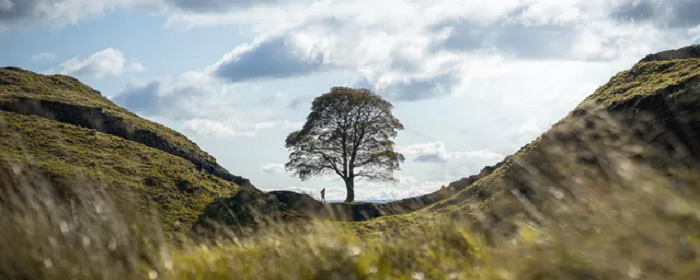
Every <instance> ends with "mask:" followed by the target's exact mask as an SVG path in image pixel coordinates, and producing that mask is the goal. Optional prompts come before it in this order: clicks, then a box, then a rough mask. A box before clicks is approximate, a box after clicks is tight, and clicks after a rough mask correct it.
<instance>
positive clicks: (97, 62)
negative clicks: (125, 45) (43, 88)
mask: <svg viewBox="0 0 700 280" xmlns="http://www.w3.org/2000/svg"><path fill="white" fill-rule="evenodd" d="M143 70H144V67H143V65H141V64H139V63H137V62H133V63H131V64H130V65H128V66H127V60H126V57H125V56H124V53H122V52H121V51H120V50H118V49H114V48H107V49H104V50H102V51H99V52H96V53H94V54H92V55H90V56H89V57H87V58H84V59H80V58H72V59H70V60H68V61H66V62H63V63H61V64H60V65H58V66H57V67H55V68H51V69H49V70H47V71H46V72H48V73H59V74H65V75H90V76H94V77H97V78H102V77H104V76H119V75H121V74H123V73H124V72H125V71H132V72H140V71H143Z"/></svg>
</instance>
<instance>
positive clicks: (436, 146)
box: [397, 142, 505, 162]
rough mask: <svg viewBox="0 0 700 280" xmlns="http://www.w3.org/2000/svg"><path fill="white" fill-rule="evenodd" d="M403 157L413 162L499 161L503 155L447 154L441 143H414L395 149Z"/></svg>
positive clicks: (484, 153)
mask: <svg viewBox="0 0 700 280" xmlns="http://www.w3.org/2000/svg"><path fill="white" fill-rule="evenodd" d="M397 151H398V152H400V153H402V154H403V155H404V156H408V157H414V159H413V161H414V162H446V161H448V160H460V159H492V160H501V159H503V158H505V156H504V155H502V154H499V153H494V152H491V151H457V152H449V151H447V149H446V148H445V144H443V143H442V142H432V143H416V144H411V145H408V146H400V147H397Z"/></svg>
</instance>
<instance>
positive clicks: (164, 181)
mask: <svg viewBox="0 0 700 280" xmlns="http://www.w3.org/2000/svg"><path fill="white" fill-rule="evenodd" d="M93 133H94V132H93ZM0 139H2V141H0V168H2V169H5V170H13V168H14V169H17V168H20V169H26V168H31V167H36V168H38V169H39V170H41V171H42V172H43V173H45V174H46V176H48V178H50V179H51V181H52V182H53V183H55V184H59V185H61V186H65V188H66V189H68V190H70V189H71V188H73V184H75V183H78V182H80V183H85V182H92V183H94V184H98V185H99V186H101V187H100V188H102V189H106V190H107V191H108V192H109V193H110V194H111V195H112V196H113V197H114V199H115V200H116V201H117V205H122V204H121V202H123V201H125V200H126V199H131V198H130V197H136V198H138V199H139V203H137V205H136V206H137V207H138V211H139V212H140V213H149V211H151V210H152V209H151V208H153V207H155V209H156V210H158V212H159V213H160V215H161V216H162V225H163V227H164V228H165V230H166V232H167V233H168V234H169V235H177V234H182V233H184V232H187V231H188V230H189V228H190V227H191V225H192V224H193V223H194V222H195V221H196V218H197V216H198V215H199V214H201V213H202V211H203V210H204V208H205V207H206V206H207V205H208V204H209V203H211V202H212V201H214V199H216V198H218V197H228V196H231V195H233V194H235V193H236V191H237V190H238V187H237V186H236V185H235V184H233V183H232V182H229V181H225V180H222V179H219V178H217V177H214V176H212V175H209V174H206V173H203V172H200V171H198V170H197V169H196V168H195V166H194V164H192V163H191V162H189V161H187V160H185V159H182V158H180V157H176V156H173V155H170V154H167V153H164V152H162V151H160V150H156V149H153V148H149V147H146V146H144V145H141V144H138V143H134V142H131V141H127V140H124V139H122V138H119V137H115V136H112V135H108V134H103V133H94V135H92V133H91V131H90V130H87V129H82V128H79V127H76V126H73V125H70V124H64V123H58V122H54V121H50V120H47V119H43V118H39V117H33V116H22V115H17V114H13V113H8V112H0Z"/></svg>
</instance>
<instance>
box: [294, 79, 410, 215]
mask: <svg viewBox="0 0 700 280" xmlns="http://www.w3.org/2000/svg"><path fill="white" fill-rule="evenodd" d="M392 108H393V106H392V105H391V103H389V102H388V101H386V100H384V99H383V98H382V97H380V96H379V95H377V94H375V93H373V92H372V91H370V90H367V89H353V88H346V87H334V88H332V89H331V91H330V92H329V93H326V94H323V95H321V96H319V97H317V98H316V99H314V102H313V104H312V106H311V113H309V116H308V117H307V118H306V123H305V124H304V127H303V128H302V129H301V130H299V131H295V132H292V133H290V134H289V136H287V141H286V145H285V147H286V148H287V149H288V150H290V152H291V153H290V155H289V162H288V163H287V164H286V165H285V168H286V169H287V170H288V171H290V172H293V174H294V175H296V176H299V178H301V179H302V180H307V179H309V178H311V177H313V176H319V175H328V174H336V175H338V176H340V177H341V178H342V179H343V181H344V182H345V187H346V188H347V197H346V198H345V202H346V203H348V202H354V201H355V179H358V180H360V179H365V180H369V181H375V182H391V181H395V180H396V179H395V178H394V174H393V173H394V170H399V164H400V163H401V162H403V161H404V156H403V155H402V154H400V153H397V152H394V142H393V141H392V139H393V138H394V137H396V135H397V132H398V131H399V130H402V129H403V125H402V124H401V122H399V120H398V119H396V118H395V117H394V115H393V114H392V113H391V109H392Z"/></svg>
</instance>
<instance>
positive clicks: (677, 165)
mask: <svg viewBox="0 0 700 280" xmlns="http://www.w3.org/2000/svg"><path fill="white" fill-rule="evenodd" d="M698 136H700V46H691V47H687V48H683V49H679V50H673V51H666V52H662V53H659V54H652V55H649V56H647V57H646V58H645V59H643V60H641V61H640V62H639V63H638V64H636V65H634V67H632V68H631V69H630V70H627V71H623V72H621V73H619V74H617V75H616V76H614V77H613V78H611V79H610V81H609V82H608V83H607V84H605V85H603V86H601V87H600V88H599V89H598V90H597V91H596V92H595V93H593V94H592V95H591V96H589V97H588V98H586V99H585V100H584V101H583V102H582V103H581V104H580V105H579V106H577V108H575V109H574V110H573V111H572V112H571V113H569V115H567V116H566V117H565V118H563V119H562V120H560V121H559V122H558V123H556V124H555V125H553V126H552V128H551V129H550V130H549V131H547V132H546V133H544V134H543V135H541V136H540V137H538V138H537V139H536V140H534V141H533V142H531V143H529V144H527V145H525V146H524V147H522V148H521V149H520V150H519V151H518V152H517V153H515V154H514V155H511V156H509V157H507V158H506V160H505V161H504V162H503V163H502V164H500V166H499V167H498V168H496V169H495V170H494V171H493V173H491V174H490V175H488V176H485V177H483V178H481V179H479V180H477V181H476V182H473V184H470V185H469V186H468V187H466V188H464V189H463V190H461V191H460V192H458V193H457V194H456V195H454V196H451V197H449V198H447V199H445V200H442V201H439V202H437V203H434V204H432V205H430V206H428V207H425V208H423V209H420V210H418V211H417V212H415V213H413V214H411V215H399V216H393V217H381V218H379V219H377V220H375V221H370V222H366V223H359V224H356V225H352V226H351V227H352V228H354V229H355V230H357V231H358V232H360V233H362V234H368V233H382V234H383V233H386V231H387V230H391V231H393V230H396V229H397V228H402V227H410V224H417V223H418V224H419V223H421V221H424V222H427V221H429V220H431V219H434V217H433V215H435V214H437V215H440V216H443V215H447V216H449V217H464V218H467V219H468V220H471V221H472V224H473V226H474V228H478V229H481V232H482V233H483V234H485V235H486V236H488V237H489V238H493V240H502V239H503V238H505V239H510V238H515V237H518V236H519V235H520V234H521V233H522V231H523V230H527V229H531V228H533V227H534V228H537V229H538V230H545V229H548V230H549V231H557V230H559V229H561V228H579V227H580V228H584V229H585V228H587V229H588V230H590V229H592V228H597V229H600V228H605V227H611V228H612V227H614V226H621V225H629V224H625V223H624V222H621V221H620V217H619V216H618V215H619V213H621V212H623V213H624V212H627V213H628V214H629V215H630V216H633V217H636V218H639V217H643V218H640V219H648V220H649V221H648V222H649V224H648V225H649V226H652V225H653V226H660V225H663V226H662V227H664V228H668V229H674V230H677V231H675V232H674V234H681V235H684V234H685V235H687V234H689V233H692V232H700V223H698V222H697V220H696V219H695V218H692V219H691V218H690V217H700V213H695V212H692V211H691V210H689V209H693V207H691V206H690V205H700V189H698V188H697V186H698V185H700V184H699V183H700V175H698V174H700V172H699V171H700V137H698ZM469 183H471V182H469ZM642 212H643V213H644V214H642ZM688 219H690V220H688ZM679 220H687V221H686V222H684V225H683V229H678V228H677V226H678V224H676V222H678V221H679ZM691 220H692V221H694V222H691ZM407 221H408V222H407ZM628 222H629V221H628ZM654 222H658V223H659V224H654ZM666 223H668V224H666ZM691 229H692V230H691ZM689 230H691V231H689Z"/></svg>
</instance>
